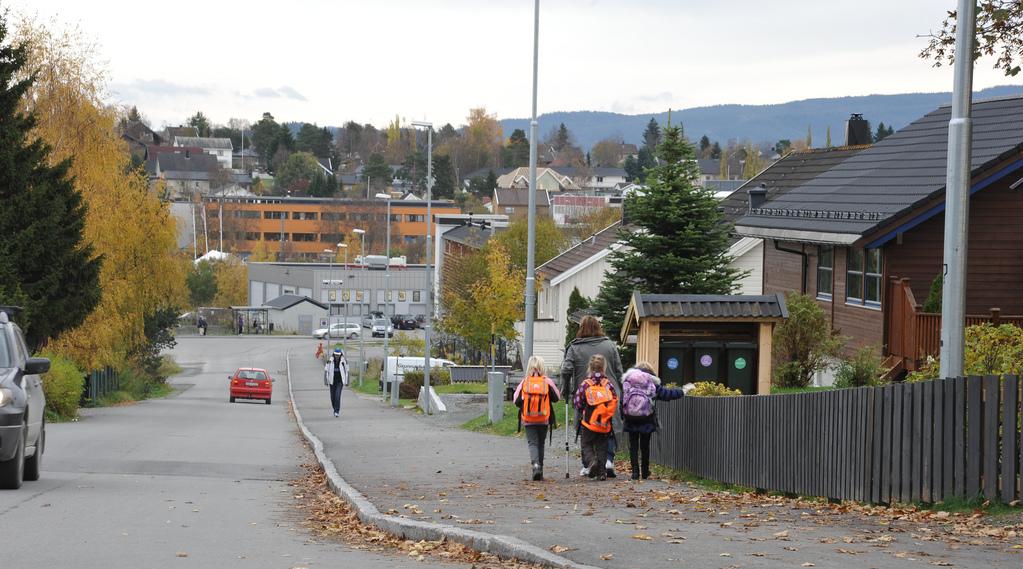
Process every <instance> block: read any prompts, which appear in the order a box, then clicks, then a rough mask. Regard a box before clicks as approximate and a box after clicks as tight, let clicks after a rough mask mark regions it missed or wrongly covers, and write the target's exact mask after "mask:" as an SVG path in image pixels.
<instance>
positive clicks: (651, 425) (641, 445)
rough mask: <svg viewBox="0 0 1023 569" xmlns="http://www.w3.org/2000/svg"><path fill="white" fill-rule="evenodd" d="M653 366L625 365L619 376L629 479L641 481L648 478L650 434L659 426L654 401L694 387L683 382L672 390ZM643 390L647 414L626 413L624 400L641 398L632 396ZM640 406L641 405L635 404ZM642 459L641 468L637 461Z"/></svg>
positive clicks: (674, 397)
mask: <svg viewBox="0 0 1023 569" xmlns="http://www.w3.org/2000/svg"><path fill="white" fill-rule="evenodd" d="M653 371H654V370H653V367H652V366H651V365H650V364H648V363H647V362H636V367H633V368H629V370H628V371H626V372H625V374H624V375H623V376H622V385H623V387H622V389H624V390H625V393H624V394H623V395H622V398H621V405H622V419H623V420H624V422H625V432H626V433H629V461H630V462H631V463H632V479H633V480H639V479H640V477H641V476H642V478H643V480H646V479H647V478H650V436H651V435H652V434H653V433H654V432H655V431H657V430H658V429H659V428H660V425H659V424H658V421H657V412H656V410H655V409H653V405H654V401H672V400H674V399H680V398H681V397H682V396H683V395H685V394H686V393H687V392H689V390H691V389H692V388H693V387H694V386H693V384H691V383H687V384H685V385H684V386H683V387H682V388H681V389H673V388H670V387H665V386H663V385H661V380H660V378H658V377H657V376H655V375H654V373H653ZM644 391H646V393H647V394H649V401H648V405H649V407H650V408H651V413H650V414H649V415H628V414H627V411H628V407H629V406H630V405H632V402H631V401H629V400H627V398H630V397H643V395H632V394H633V393H634V392H635V393H642V392H644ZM637 406H639V407H642V406H643V405H642V404H639V405H637ZM641 459H642V471H641V470H640V461H641Z"/></svg>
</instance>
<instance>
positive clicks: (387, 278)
mask: <svg viewBox="0 0 1023 569" xmlns="http://www.w3.org/2000/svg"><path fill="white" fill-rule="evenodd" d="M376 197H377V198H378V199H385V200H387V239H386V242H385V243H386V244H385V245H384V247H385V248H386V250H385V251H384V257H386V258H387V265H386V269H385V270H384V370H383V374H384V379H385V380H386V379H388V376H387V372H388V369H387V360H388V356H389V355H390V354H389V353H388V352H387V344H388V342H387V340H388V337H389V335H388V334H387V323H388V322H390V320H391V318H390V316H388V315H387V308H388V306H389V305H390V304H391V301H390V298H389V296H390V294H391V196H390V194H383V193H380V194H376ZM394 379H395V380H397V379H398V377H397V374H395V378H394ZM397 406H398V382H397V381H394V382H392V383H391V407H397Z"/></svg>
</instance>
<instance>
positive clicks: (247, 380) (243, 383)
mask: <svg viewBox="0 0 1023 569" xmlns="http://www.w3.org/2000/svg"><path fill="white" fill-rule="evenodd" d="M227 379H229V380H231V386H230V393H229V395H230V401H231V403H234V400H235V399H262V400H264V401H266V404H267V405H269V404H270V397H271V396H272V395H273V391H274V387H273V378H272V377H270V374H269V373H267V371H266V370H265V369H259V368H255V367H240V368H238V371H236V372H234V375H229V376H227Z"/></svg>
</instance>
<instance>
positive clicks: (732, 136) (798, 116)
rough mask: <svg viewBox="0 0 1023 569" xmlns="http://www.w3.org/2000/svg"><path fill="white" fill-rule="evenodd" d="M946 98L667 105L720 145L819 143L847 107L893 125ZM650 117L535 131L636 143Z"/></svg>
mask: <svg viewBox="0 0 1023 569" xmlns="http://www.w3.org/2000/svg"><path fill="white" fill-rule="evenodd" d="M1021 94H1023V85H1002V86H998V87H990V88H988V89H982V90H980V91H976V92H974V95H973V97H974V100H979V99H989V98H992V97H1005V96H1009V95H1021ZM951 100H952V93H902V94H896V95H864V96H857V97H837V98H822V99H804V100H802V101H790V102H788V103H780V104H775V105H713V106H709V107H693V108H690V109H680V110H672V111H671V122H672V124H678V123H679V122H681V123H682V127H683V129H684V131H685V134H686V136H687V137H688V138H689V139H690V140H693V141H696V140H699V138H700V137H701V136H703V135H707V136H708V137H709V138H710V139H711V140H712V141H718V142H720V143H721V144H722V145H724V144H725V143H727V142H728V141H729V140H738V141H742V140H749V141H751V142H753V143H761V142H769V143H772V144H773V143H774V142H776V141H778V140H781V139H790V140H803V139H805V138H806V133H807V129H808V128H809V129H810V130H811V131H812V132H813V142H814V146H823V145H824V140H825V133H826V130H827V127H829V126H830V127H831V140H832V143H833V144H835V145H840V144H842V143H843V142H844V137H845V121H846V119H848V118H849V115H850V114H851V113H860V114H862V115H863V118H865V119H867V120H868V121H870V123H871V126H872V128H873V129H876V128H877V125H878V123H880V122H883V123H884V124H885V126H893V127H895V129H896V130H898V129H900V128H902V127H904V126H906V125H908V124H909V123H911V122H913V121H914V120H916V119H918V118H920V117H922V116H923V115H925V114H927V113H928V112H930V111H932V110H934V109H936V108H938V107H940V106H942V105H946V104H949V103H950V102H951ZM651 118H654V119H657V122H658V123H660V124H661V125H662V126H663V125H665V124H667V123H668V112H667V111H665V112H663V113H659V114H642V115H623V114H619V113H611V112H600V111H567V112H553V113H545V114H543V115H540V116H539V117H538V122H539V134H540V139H541V140H543V139H544V137H545V136H546V135H547V134H548V132H549V131H550V130H551V129H553V128H556V127H557V126H558V125H559V124H561V123H564V124H565V126H566V127H567V128H568V130H569V131H570V132H571V133H572V135H573V136H574V138H575V143H576V144H577V145H579V146H580V147H581V148H584V149H589V148H591V147H593V145H594V144H595V143H597V142H598V141H600V140H602V139H604V138H607V137H609V136H615V137H621V138H622V139H624V140H625V142H630V143H634V144H637V145H638V144H640V143H641V142H642V138H643V130H644V129H645V128H646V126H647V123H648V122H649V121H650V119H651ZM501 125H502V127H503V128H504V135H505V137H507V136H509V135H511V133H512V131H513V130H515V129H517V128H521V129H522V130H523V131H525V132H526V134H527V135H528V134H529V119H504V120H502V121H501Z"/></svg>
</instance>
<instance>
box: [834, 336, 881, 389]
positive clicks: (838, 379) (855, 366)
mask: <svg viewBox="0 0 1023 569" xmlns="http://www.w3.org/2000/svg"><path fill="white" fill-rule="evenodd" d="M883 374H884V367H883V366H882V362H881V357H880V356H879V355H878V353H877V349H876V348H874V347H873V346H865V347H863V348H860V349H859V350H856V354H855V355H854V356H853V357H852V359H850V360H846V361H843V362H842V363H841V364H840V365H839V366H838V373H837V374H836V375H835V387H871V386H874V385H880V384H881V375H883Z"/></svg>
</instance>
